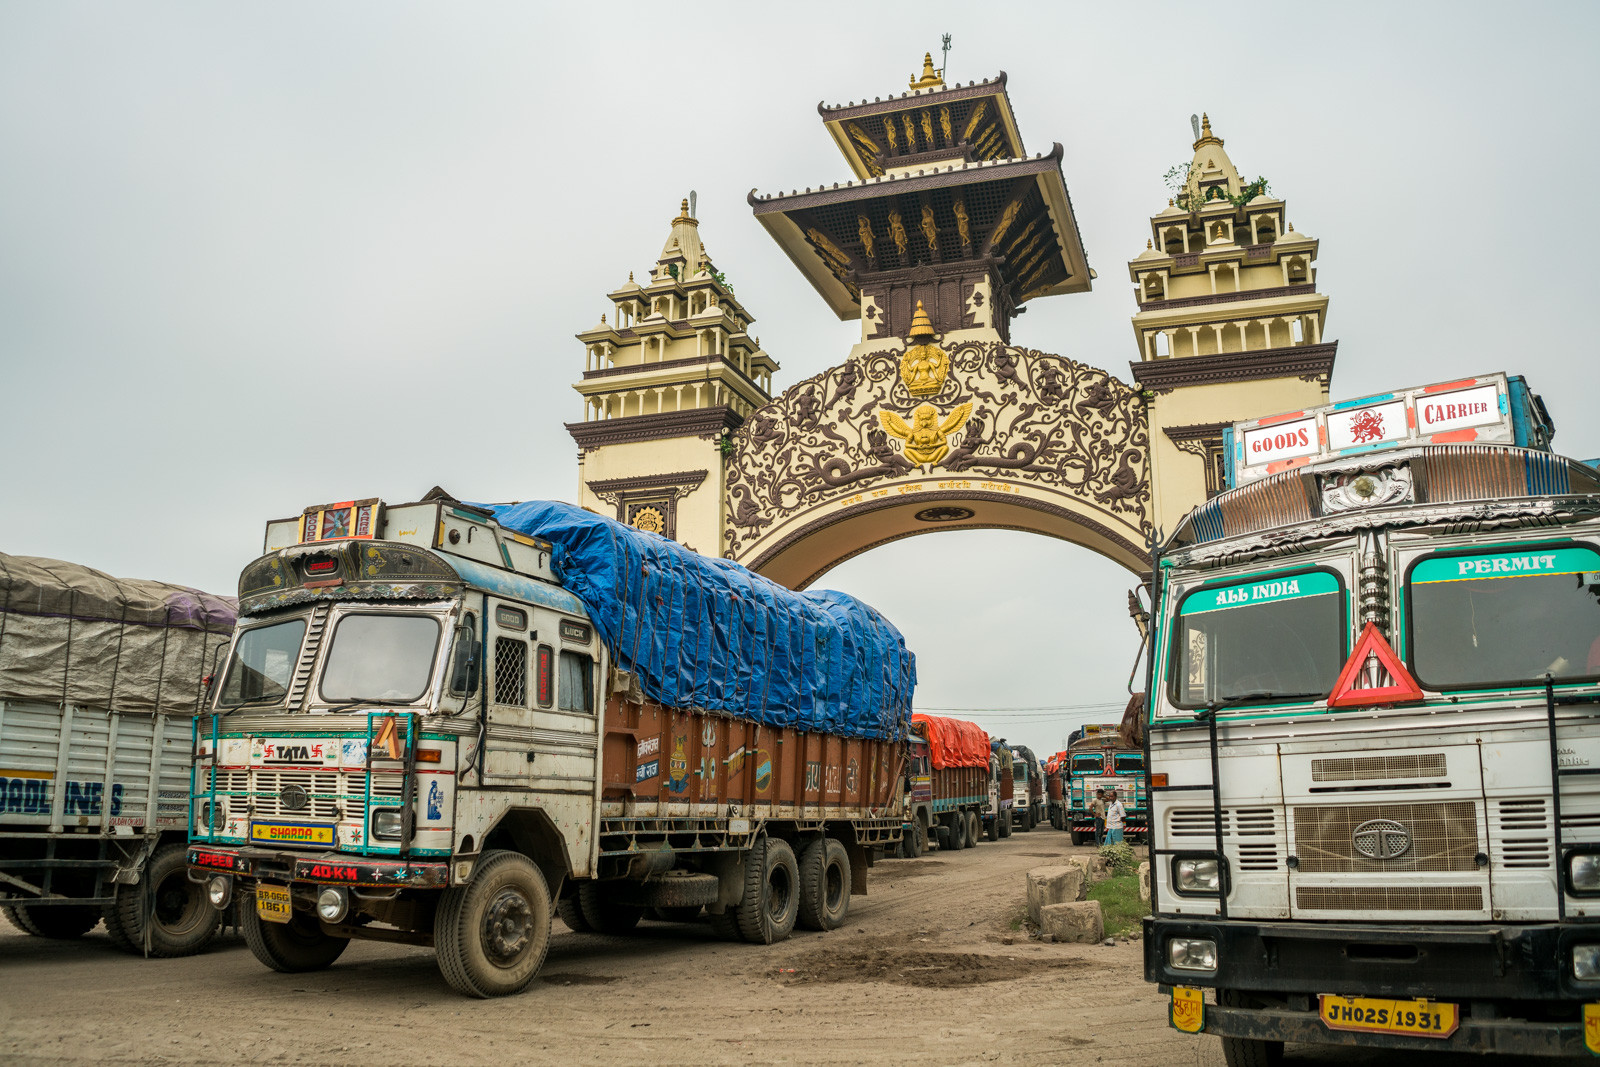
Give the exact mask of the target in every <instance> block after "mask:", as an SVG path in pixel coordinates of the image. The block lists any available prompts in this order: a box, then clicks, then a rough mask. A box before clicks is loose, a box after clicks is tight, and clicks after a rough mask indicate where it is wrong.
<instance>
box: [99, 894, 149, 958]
mask: <svg viewBox="0 0 1600 1067" xmlns="http://www.w3.org/2000/svg"><path fill="white" fill-rule="evenodd" d="M100 921H101V922H103V923H105V924H106V936H107V937H109V938H110V939H111V943H112V944H113V945H116V946H117V947H118V948H120V949H121V950H122V951H124V952H133V953H142V952H144V946H143V945H142V944H141V945H135V944H134V943H133V938H132V936H130V935H129V933H128V931H127V930H125V929H123V927H122V912H121V911H119V910H118V908H117V902H116V901H115V900H113V901H112V902H111V903H110V904H105V905H103V906H102V907H101V908H100Z"/></svg>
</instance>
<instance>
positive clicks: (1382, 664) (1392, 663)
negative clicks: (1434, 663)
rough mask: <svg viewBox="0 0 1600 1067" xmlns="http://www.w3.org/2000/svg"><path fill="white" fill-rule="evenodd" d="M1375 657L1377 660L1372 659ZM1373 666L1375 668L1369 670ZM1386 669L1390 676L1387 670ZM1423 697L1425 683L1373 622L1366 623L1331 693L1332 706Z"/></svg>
mask: <svg viewBox="0 0 1600 1067" xmlns="http://www.w3.org/2000/svg"><path fill="white" fill-rule="evenodd" d="M1371 661H1375V662H1371ZM1369 666H1371V667H1372V668H1373V669H1372V670H1370V671H1369V670H1368V669H1367V668H1368V667H1369ZM1384 672H1387V677H1386V676H1385V673H1384ZM1421 699H1422V687H1421V686H1419V685H1418V684H1417V680H1416V679H1415V678H1413V677H1411V672H1410V671H1408V670H1406V668H1405V664H1403V663H1401V662H1400V657H1399V656H1397V655H1395V654H1394V649H1392V648H1390V647H1389V642H1387V641H1385V640H1384V639H1383V634H1382V633H1381V632H1380V631H1379V630H1378V627H1377V626H1376V625H1374V624H1373V623H1370V622H1369V623H1367V625H1366V628H1365V629H1363V630H1362V631H1361V637H1360V638H1359V639H1357V641H1356V647H1355V651H1353V652H1351V653H1350V658H1349V659H1348V660H1347V661H1345V665H1344V670H1342V671H1340V672H1339V680H1338V681H1336V682H1334V683H1333V692H1332V693H1330V694H1329V695H1328V707H1330V708H1359V707H1366V706H1367V705H1370V704H1409V703H1411V702H1412V701H1417V700H1421Z"/></svg>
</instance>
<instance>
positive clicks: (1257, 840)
mask: <svg viewBox="0 0 1600 1067" xmlns="http://www.w3.org/2000/svg"><path fill="white" fill-rule="evenodd" d="M1215 825H1216V824H1215V822H1214V821H1213V819H1212V815H1211V809H1210V808H1184V809H1179V810H1177V811H1173V812H1171V813H1169V814H1168V816H1167V831H1168V833H1169V834H1170V836H1171V837H1172V840H1173V842H1174V843H1178V842H1185V843H1193V844H1194V846H1195V847H1197V848H1200V847H1204V848H1210V847H1211V846H1212V845H1213V844H1214V843H1215V841H1216V831H1215V830H1214V829H1213V828H1214V827H1215ZM1278 835H1279V830H1278V812H1277V809H1275V808H1223V809H1222V837H1223V840H1224V841H1225V842H1227V844H1225V845H1224V847H1225V848H1226V849H1227V850H1228V851H1230V852H1235V853H1236V854H1237V856H1238V864H1239V869H1240V870H1242V871H1275V870H1277V869H1278Z"/></svg>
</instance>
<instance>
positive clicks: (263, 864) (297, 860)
mask: <svg viewBox="0 0 1600 1067" xmlns="http://www.w3.org/2000/svg"><path fill="white" fill-rule="evenodd" d="M189 869H190V872H191V873H192V874H193V875H195V876H203V875H208V874H222V873H228V874H232V875H234V876H236V877H239V878H259V879H264V880H266V881H269V882H325V883H330V884H337V885H355V886H381V887H410V888H416V889H442V888H444V887H445V886H447V885H449V884H450V865H449V864H448V863H445V862H418V861H415V860H413V861H405V860H377V859H372V858H370V857H366V856H349V855H345V854H343V853H339V852H324V853H319V854H315V855H308V854H305V853H299V852H278V851H274V850H271V849H260V848H248V847H246V848H215V847H211V846H201V845H191V846H190V847H189Z"/></svg>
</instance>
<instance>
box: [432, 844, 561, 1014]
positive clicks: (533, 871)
mask: <svg viewBox="0 0 1600 1067" xmlns="http://www.w3.org/2000/svg"><path fill="white" fill-rule="evenodd" d="M433 943H434V948H435V951H436V952H437V953H438V956H439V971H440V973H441V974H443V975H444V980H445V981H446V982H447V983H449V985H450V988H451V989H454V990H455V991H456V992H457V993H461V994H464V995H465V996H469V997H478V998H480V999H481V998H487V997H505V996H510V995H511V994H513V993H520V992H522V991H523V990H524V989H526V988H528V983H529V982H531V981H533V976H534V975H536V974H538V973H539V968H540V967H543V966H544V956H545V953H546V952H547V951H549V949H550V890H549V888H548V887H547V886H546V885H545V881H544V875H543V874H542V873H540V871H539V868H538V867H536V866H534V864H533V861H532V860H530V859H528V857H526V856H524V855H521V854H520V853H516V852H504V851H493V852H486V853H484V854H483V857H482V858H481V859H479V860H478V867H477V870H476V871H474V872H473V876H472V881H470V882H468V883H467V884H466V885H458V886H452V887H451V888H449V889H447V890H445V891H444V895H443V896H442V897H441V898H440V900H439V910H438V913H437V914H436V915H435V916H434V922H433Z"/></svg>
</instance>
